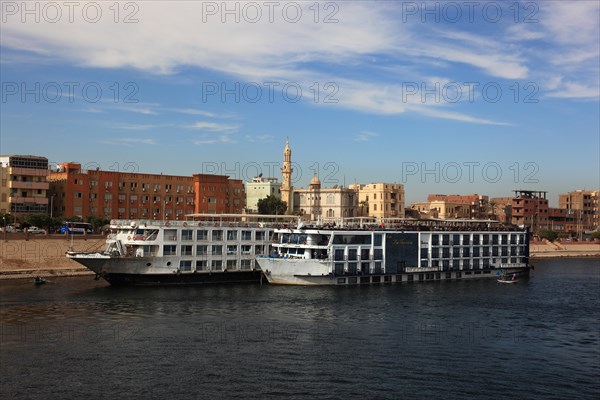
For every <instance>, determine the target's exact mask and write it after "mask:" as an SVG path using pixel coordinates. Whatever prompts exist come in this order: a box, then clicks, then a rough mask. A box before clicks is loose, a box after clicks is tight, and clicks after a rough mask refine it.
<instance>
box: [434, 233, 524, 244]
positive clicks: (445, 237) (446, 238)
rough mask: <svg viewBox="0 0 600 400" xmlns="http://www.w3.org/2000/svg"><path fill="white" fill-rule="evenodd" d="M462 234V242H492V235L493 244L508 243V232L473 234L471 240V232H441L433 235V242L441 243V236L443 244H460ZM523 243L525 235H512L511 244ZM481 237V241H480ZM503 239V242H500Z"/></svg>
mask: <svg viewBox="0 0 600 400" xmlns="http://www.w3.org/2000/svg"><path fill="white" fill-rule="evenodd" d="M461 236H462V244H470V243H471V242H472V244H490V236H491V239H492V240H491V244H508V234H501V235H498V234H487V233H484V234H473V240H471V234H466V235H458V234H440V235H435V234H434V235H431V244H433V245H439V244H440V238H441V242H442V245H450V244H460V237H461ZM451 238H452V240H450V239H451ZM517 238H518V239H519V240H518V243H523V242H524V241H525V235H522V234H519V235H511V236H510V244H517ZM480 239H481V243H480ZM499 240H501V242H499Z"/></svg>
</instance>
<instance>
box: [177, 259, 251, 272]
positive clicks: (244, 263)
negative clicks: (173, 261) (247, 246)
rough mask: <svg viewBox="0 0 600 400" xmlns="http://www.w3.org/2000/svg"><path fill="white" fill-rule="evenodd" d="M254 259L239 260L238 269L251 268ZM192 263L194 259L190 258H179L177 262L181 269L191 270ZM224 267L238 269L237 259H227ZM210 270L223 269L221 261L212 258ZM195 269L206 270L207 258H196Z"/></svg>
mask: <svg viewBox="0 0 600 400" xmlns="http://www.w3.org/2000/svg"><path fill="white" fill-rule="evenodd" d="M253 264H254V260H240V269H251V268H252V267H253ZM192 265H194V261H192V260H181V261H180V262H179V269H180V270H181V271H191V270H192ZM225 267H226V268H227V269H238V263H237V260H227V262H226V264H225ZM210 269H211V271H215V270H217V271H221V270H222V269H223V261H222V260H212V262H211V264H210ZM195 270H196V271H207V270H208V261H207V260H197V261H196V262H195Z"/></svg>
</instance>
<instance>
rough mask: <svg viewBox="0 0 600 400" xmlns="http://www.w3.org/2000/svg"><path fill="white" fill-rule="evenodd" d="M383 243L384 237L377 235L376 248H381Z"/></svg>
mask: <svg viewBox="0 0 600 400" xmlns="http://www.w3.org/2000/svg"><path fill="white" fill-rule="evenodd" d="M382 243H383V235H382V234H380V233H379V234H375V243H374V244H375V246H381V244H382Z"/></svg>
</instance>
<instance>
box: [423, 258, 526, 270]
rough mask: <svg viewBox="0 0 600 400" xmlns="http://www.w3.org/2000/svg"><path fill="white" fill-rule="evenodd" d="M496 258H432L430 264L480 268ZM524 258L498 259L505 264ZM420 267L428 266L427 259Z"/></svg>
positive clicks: (456, 267)
mask: <svg viewBox="0 0 600 400" xmlns="http://www.w3.org/2000/svg"><path fill="white" fill-rule="evenodd" d="M497 261H498V260H496V261H494V260H491V259H489V258H484V259H481V260H480V259H474V260H471V259H462V260H457V259H455V260H452V262H451V261H450V260H433V261H431V266H432V267H434V268H437V267H440V266H441V267H442V268H445V269H446V268H450V266H452V268H453V269H463V270H464V269H481V268H489V267H490V266H491V265H492V264H494V262H497ZM525 261H526V260H525V258H524V257H511V258H508V257H506V258H502V259H500V262H501V263H502V264H507V263H509V262H510V263H511V264H515V263H518V262H525ZM421 267H422V268H427V267H429V264H428V262H427V260H421Z"/></svg>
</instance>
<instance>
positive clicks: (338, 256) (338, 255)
mask: <svg viewBox="0 0 600 400" xmlns="http://www.w3.org/2000/svg"><path fill="white" fill-rule="evenodd" d="M334 260H336V261H343V260H344V249H335V256H334Z"/></svg>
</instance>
